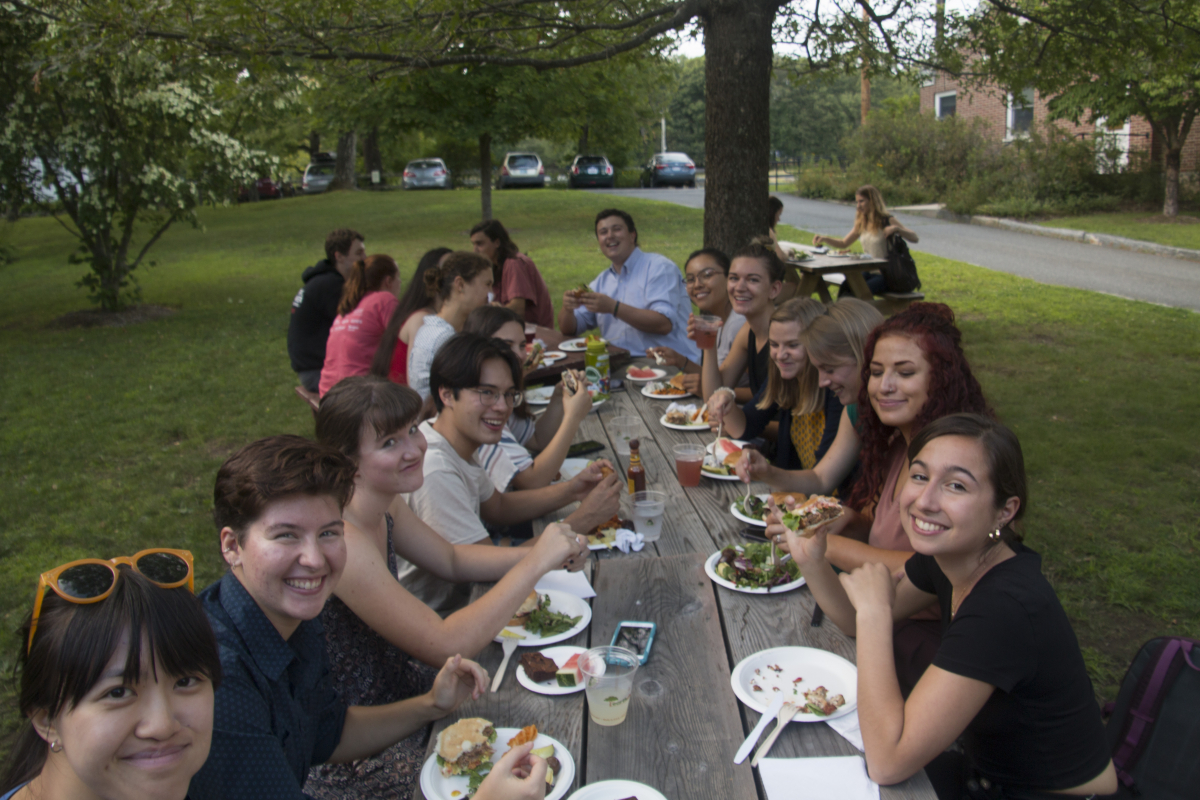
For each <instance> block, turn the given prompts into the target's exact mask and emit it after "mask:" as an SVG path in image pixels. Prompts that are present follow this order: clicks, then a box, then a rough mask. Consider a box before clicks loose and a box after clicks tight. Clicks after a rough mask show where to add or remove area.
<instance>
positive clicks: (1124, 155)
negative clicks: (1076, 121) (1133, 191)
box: [1092, 117, 1132, 169]
mask: <svg viewBox="0 0 1200 800" xmlns="http://www.w3.org/2000/svg"><path fill="white" fill-rule="evenodd" d="M1107 122H1108V121H1107V120H1106V119H1105V118H1104V117H1097V118H1096V123H1095V132H1094V133H1093V134H1092V136H1093V138H1095V139H1104V138H1107V136H1109V135H1111V136H1114V137H1115V140H1116V145H1117V149H1118V150H1120V152H1121V155H1120V156H1118V157H1117V163H1116V165H1115V166H1116V167H1117V168H1118V169H1125V168H1126V167H1128V166H1129V139H1130V136H1129V134H1130V132H1131V131H1130V128H1131V124H1132V120H1131V119H1126V120H1125V124H1124V125H1122V126H1121V127H1120V128H1117V129H1113V128H1109V127H1108V125H1107ZM1107 166H1108V165H1106V164H1099V163H1098V164H1097V167H1098V168H1102V169H1103V168H1106V167H1107Z"/></svg>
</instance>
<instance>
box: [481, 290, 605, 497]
mask: <svg viewBox="0 0 1200 800" xmlns="http://www.w3.org/2000/svg"><path fill="white" fill-rule="evenodd" d="M463 332H464V333H477V334H479V335H480V336H487V337H489V338H494V339H499V340H500V341H502V342H504V343H505V344H507V345H508V346H509V347H511V348H512V351H513V354H514V355H516V356H517V358H520V359H524V358H525V330H524V322H522V321H521V318H520V317H519V316H517V312H515V311H513V310H512V309H508V308H502V307H499V306H481V307H480V308H477V309H475V310H474V311H472V312H471V315H470V316H469V317H467V324H466V326H465V327H464V328H463ZM574 376H575V379H576V380H577V381H579V383H580V385H583V384H584V383H585V381H584V376H583V374H582V373H579V372H575V373H574ZM591 410H592V398H591V396H590V395H589V394H588V393H587V392H575V393H574V394H573V395H571V397H570V399H569V401H567V400H564V397H563V384H562V382H561V381H560V382H559V383H558V384H557V385H556V386H555V387H554V393H553V394H552V395H551V396H550V404H549V405H548V406H546V410H545V411H544V412H542V414H541V416H539V417H536V418H535V417H534V416H533V413H532V412H531V411H530V410H529V403H528V401H526V402H524V403H522V404H521V405H519V406H517V407H516V408H514V409H513V412H512V414H510V415H509V417H508V423H507V424H506V425H505V426H504V430H503V431H502V432H501V434H500V441H499V442H497V443H496V444H484V445H482V446H481V447H480V448H479V449H478V450H476V451H475V462H476V463H477V464H479V465H480V466H481V467H483V468H484V469H486V470H487V473H488V477H490V478H491V479H492V483H493V484H494V485H495V487H496V491H498V492H505V491H508V489H509V487H510V486H511V487H512V488H515V489H540V488H541V487H543V486H549V485H550V482H551V481H553V480H554V479H555V477H556V476H557V475H558V471H559V470H560V469H562V465H563V461H565V460H566V458H567V450H568V449H570V447H571V442H573V441H575V434H576V433H578V432H579V426H580V424H582V422H583V420H584V419H585V418H586V417H587V415H588V412H590V411H591ZM543 443H544V444H543ZM530 450H539V451H540V452H539V453H538V454H537V455H536V456H534V455H533V454H532V453H530V452H529V451H530Z"/></svg>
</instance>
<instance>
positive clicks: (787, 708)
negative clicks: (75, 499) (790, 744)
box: [750, 703, 800, 767]
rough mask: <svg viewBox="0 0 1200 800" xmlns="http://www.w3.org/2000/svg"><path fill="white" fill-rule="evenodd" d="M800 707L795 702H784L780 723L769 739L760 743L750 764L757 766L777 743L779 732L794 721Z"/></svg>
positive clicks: (780, 713) (780, 710)
mask: <svg viewBox="0 0 1200 800" xmlns="http://www.w3.org/2000/svg"><path fill="white" fill-rule="evenodd" d="M799 710H800V707H799V706H798V705H796V704H795V703H784V704H783V708H781V709H779V723H778V724H777V725H776V726H775V730H773V731H771V735H770V736H768V737H767V740H766V741H765V742H763V743H762V744H761V745H759V747H758V750H756V751H755V752H754V758H752V759H750V766H751V767H757V766H758V761H759V759H761V758H762V757H763V756H765V755H766V754H767V752H768V751H769V750H770V749H771V745H773V744H775V740H776V739H778V738H779V734H780V733H782V732H783V729H784V728H786V727H787V725H788V723H789V722H791V721H792V717H794V716H796V712H798V711H799Z"/></svg>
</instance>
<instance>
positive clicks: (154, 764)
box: [0, 551, 221, 800]
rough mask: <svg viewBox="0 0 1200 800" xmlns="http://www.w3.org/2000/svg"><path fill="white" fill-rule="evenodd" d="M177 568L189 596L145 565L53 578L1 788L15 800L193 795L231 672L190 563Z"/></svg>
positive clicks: (23, 657) (64, 572)
mask: <svg viewBox="0 0 1200 800" xmlns="http://www.w3.org/2000/svg"><path fill="white" fill-rule="evenodd" d="M147 552H149V551H147ZM170 553H182V551H170ZM142 555H143V554H141V553H139V554H138V556H142ZM169 557H170V556H168V557H167V558H169ZM175 558H177V559H178V563H177V564H176V565H175V566H177V567H180V569H181V572H180V574H179V575H177V576H174V577H175V578H178V577H181V576H182V575H184V574H186V576H187V579H185V580H182V581H179V580H177V579H172V580H170V581H169V582H166V583H167V585H175V586H177V588H169V589H168V588H162V587H161V586H160V585H158V583H156V582H155V581H163V577H162V576H161V575H159V574H157V572H156V571H154V570H151V569H149V568H148V567H147V572H149V573H150V575H151V576H152V577H147V576H146V575H144V574H142V572H140V571H139V569H138V567H136V566H133V565H130V562H131V561H132V562H134V563H137V562H138V561H139V560H140V559H138V557H137V556H135V557H133V558H132V559H124V560H121V561H122V563H123V564H124V565H123V566H116V565H115V564H114V565H113V566H112V567H111V568H110V569H105V568H104V565H105V564H106V563H107V562H102V561H96V560H91V561H88V562H84V564H83V566H82V569H83V570H90V571H91V572H92V573H94V574H92V575H90V576H83V575H81V576H78V577H76V576H75V573H74V572H73V570H76V569H79V567H76V566H75V565H64V567H65V568H64V567H60V568H59V569H57V570H53V571H51V572H49V573H46V574H45V575H44V576H43V578H44V579H45V578H49V580H48V581H45V580H44V581H43V582H39V586H38V591H39V593H41V592H43V591H45V592H48V593H47V594H46V595H45V597H44V599H41V602H40V603H38V604H37V605H36V606H35V612H34V613H32V614H30V616H29V617H28V618H27V619H26V621H25V624H24V626H23V628H22V630H23V633H24V636H23V637H22V640H21V653H20V659H19V663H20V699H19V703H20V710H21V714H22V716H24V717H25V719H26V723H25V726H24V728H23V729H22V730H21V732H20V733H19V734H18V739H17V742H16V744H15V746H14V747H13V750H12V753H11V755H10V761H9V765H8V769H7V774H6V775H5V778H4V782H3V783H2V784H0V795H2V796H3V797H4V798H6V800H7V798H9V797H13V798H17V799H18V800H26V798H29V800H33V798H66V797H70V798H81V799H83V800H90V799H91V798H101V797H103V798H110V799H115V800H135V799H137V800H140V799H141V798H146V797H155V798H163V799H164V800H183V798H184V797H185V796H186V795H187V792H188V782H189V781H191V779H192V776H193V775H194V774H195V773H196V771H197V770H199V769H200V767H201V765H202V764H204V761H205V759H206V758H207V757H208V753H209V745H210V743H211V740H212V731H213V688H214V686H215V685H216V684H217V683H219V682H220V680H221V663H220V660H219V658H218V656H217V642H216V640H215V639H214V638H213V633H212V629H211V628H210V627H209V625H208V620H207V618H206V617H205V616H204V611H203V609H201V607H200V604H199V603H198V602H196V599H195V598H194V597H193V596H192V593H191V590H190V588H189V586H188V580H190V578H191V566H190V561H189V562H187V563H184V558H183V557H181V556H175ZM186 558H187V559H190V558H191V554H190V553H187V554H186ZM114 561H116V559H114ZM170 566H171V565H168V567H170ZM97 580H98V581H99V582H96V581H97ZM106 587H107V588H106ZM51 590H53V591H52V592H51ZM106 591H107V592H108V594H105V592H106ZM97 597H98V598H100V599H99V600H97V599H96V598H97ZM39 599H40V598H39ZM35 627H36V630H35ZM31 631H32V633H31ZM22 787H23V788H22Z"/></svg>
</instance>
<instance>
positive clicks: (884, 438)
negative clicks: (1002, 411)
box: [847, 303, 995, 511]
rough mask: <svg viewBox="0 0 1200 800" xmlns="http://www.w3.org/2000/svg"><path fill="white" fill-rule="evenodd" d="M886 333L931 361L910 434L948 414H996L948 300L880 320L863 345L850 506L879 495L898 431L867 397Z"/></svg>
mask: <svg viewBox="0 0 1200 800" xmlns="http://www.w3.org/2000/svg"><path fill="white" fill-rule="evenodd" d="M887 336H904V337H907V338H909V339H911V340H912V341H914V342H916V343H917V345H918V346H919V347H920V348H921V352H922V353H924V355H925V358H926V360H927V361H928V362H929V367H930V370H929V391H928V393H927V395H926V396H927V397H928V399H927V400H926V401H925V405H924V406H923V407H922V408H921V410H920V412H919V413H918V414H917V418H916V419H915V420H914V421H913V426H912V434H913V435H914V436H915V435H916V434H917V433H918V432H919V431H920V430H921V429H922V428H924V427H925V426H926V425H928V424H929V423H930V422H933V421H934V420H935V419H941V418H942V417H944V416H946V415H947V414H958V413H962V412H972V413H975V414H984V415H986V416H988V417H995V414H994V413H993V412H992V409H991V407H990V406H988V403H987V400H985V399H984V397H983V387H981V386H980V385H979V381H977V380H976V379H975V376H974V375H973V374H971V365H970V364H968V363H967V357H966V355H965V354H964V353H963V349H962V332H961V331H960V330H959V329H958V326H956V325H955V324H954V312H953V311H951V310H950V306H948V305H946V304H945V303H913V304H912V305H910V306H909V307H908V308H906V309H904V310H903V311H901V312H900V313H898V314H896V315H895V316H893V317H889V318H888V319H886V320H884V321H883V322H882V323H880V324H879V325H878V326H877V327H876V328H875V330H873V331H871V334H870V335H869V336H868V337H867V342H866V345H865V346H864V347H863V354H864V359H863V367H862V388H861V389H859V391H858V435H859V437H860V438H861V439H862V449H861V450H860V451H859V455H858V459H859V467H860V472H859V477H858V480H857V481H855V483H854V488H853V489H852V490H851V492H850V496H849V497H848V498H847V504H848V505H850V506H851V507H852V508H855V509H857V510H859V511H861V510H862V509H864V508H866V507H867V506H868V505H872V504H874V503H875V502H876V501H877V500H878V499H879V494H880V492H881V491H882V489H883V483H884V480H886V478H887V468H888V454H889V452H890V451H891V449H892V445H893V443H894V442H895V441H896V437H898V436H900V432H899V431H898V430H896V429H895V428H892V427H889V426H887V425H884V424H883V423H882V422H881V421H880V420H879V416H878V415H877V414H876V413H875V409H874V407H872V405H871V400H870V398H869V397H868V396H867V383H868V381H869V380H870V377H871V359H873V358H874V357H875V344H876V343H877V342H878V341H879V340H880V339H882V338H884V337H887Z"/></svg>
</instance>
